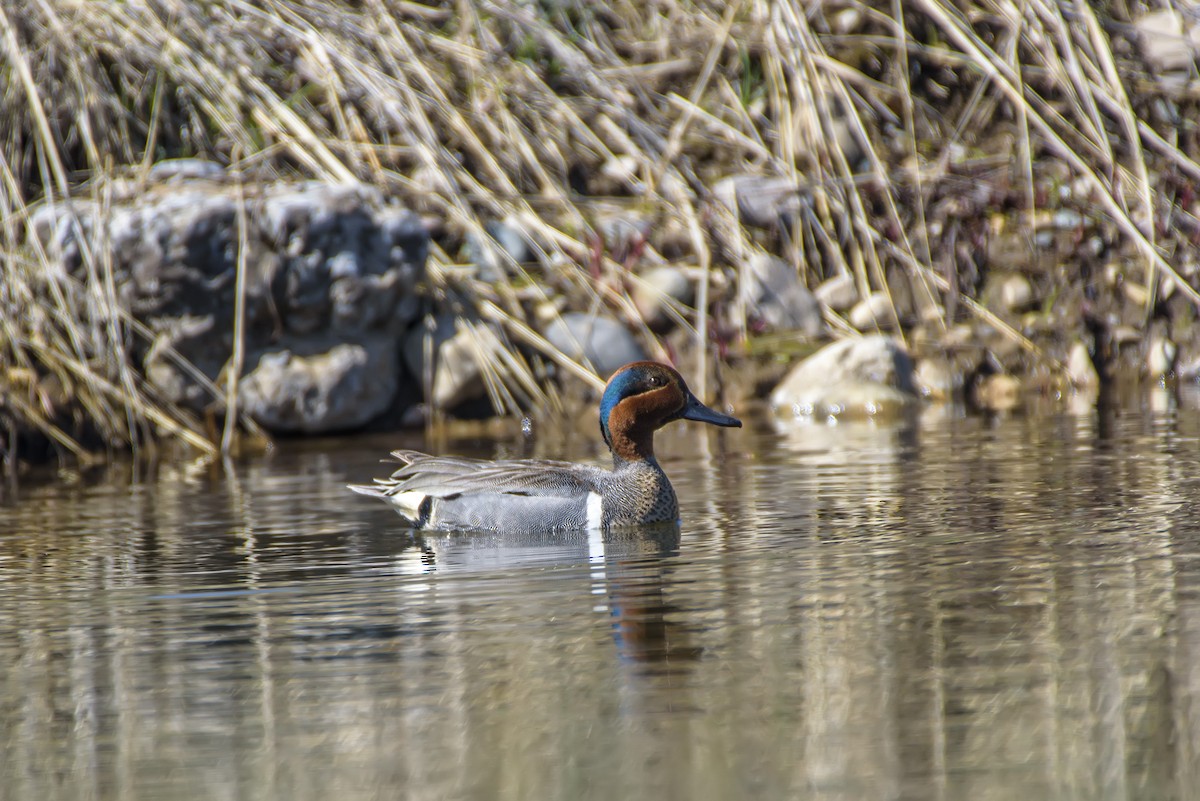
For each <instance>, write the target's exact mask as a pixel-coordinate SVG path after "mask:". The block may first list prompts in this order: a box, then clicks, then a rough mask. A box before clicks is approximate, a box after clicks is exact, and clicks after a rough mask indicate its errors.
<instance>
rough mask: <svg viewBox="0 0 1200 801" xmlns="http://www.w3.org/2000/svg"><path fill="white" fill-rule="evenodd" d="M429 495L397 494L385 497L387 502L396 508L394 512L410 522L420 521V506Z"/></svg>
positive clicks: (417, 493)
mask: <svg viewBox="0 0 1200 801" xmlns="http://www.w3.org/2000/svg"><path fill="white" fill-rule="evenodd" d="M428 497H429V495H428V494H426V493H424V492H416V491H413V492H397V493H396V494H395V495H389V496H387V501H388V503H390V504H391V505H392V506H394V507H396V511H398V512H400V514H402V515H404V516H405V517H407V518H408V519H410V520H420V519H421V504H422V503H424V502H425V499H426V498H428Z"/></svg>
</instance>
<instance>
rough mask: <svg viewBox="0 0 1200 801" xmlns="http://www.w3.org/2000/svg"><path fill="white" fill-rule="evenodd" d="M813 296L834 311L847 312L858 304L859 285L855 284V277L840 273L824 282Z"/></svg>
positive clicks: (814, 291) (815, 290)
mask: <svg viewBox="0 0 1200 801" xmlns="http://www.w3.org/2000/svg"><path fill="white" fill-rule="evenodd" d="M813 294H814V295H816V296H817V300H819V301H820V302H821V303H823V304H825V305H826V306H828V307H829V308H830V309H832V310H833V311H835V312H845V311H848V310H849V309H851V308H853V306H854V304H855V303H857V302H858V285H857V284H855V282H854V276H852V275H850V274H849V273H839V274H838V275H835V276H833V277H832V278H827V279H826V280H824V281H822V282H821V284H820V286H818V287H817V288H816V289H814V290H813Z"/></svg>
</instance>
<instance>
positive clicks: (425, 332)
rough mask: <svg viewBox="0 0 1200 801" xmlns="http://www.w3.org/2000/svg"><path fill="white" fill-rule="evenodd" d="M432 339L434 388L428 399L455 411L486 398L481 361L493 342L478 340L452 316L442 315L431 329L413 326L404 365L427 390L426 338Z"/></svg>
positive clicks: (407, 339) (407, 343) (406, 340)
mask: <svg viewBox="0 0 1200 801" xmlns="http://www.w3.org/2000/svg"><path fill="white" fill-rule="evenodd" d="M427 336H432V338H433V340H432V342H431V347H432V352H433V356H434V361H433V387H432V393H431V396H430V397H428V398H426V399H425V400H426V401H428V402H430V403H432V404H433V405H434V406H436V407H437V408H439V409H442V410H443V411H449V412H453V411H454V410H455V409H456V408H458V407H459V406H461V405H462V404H464V403H466V402H468V401H474V400H479V399H481V398H484V397H486V396H487V385H486V384H485V383H484V380H483V369H482V367H481V366H480V365H479V362H478V358H479V355H480V354H481V353H484V354H486V353H487V352H488V350H489V349H490V342H488V341H482V342H481V341H477V335H476V334H474V333H473V332H472V331H471V330H470V329H469V328H468V327H467V325H466V324H465V323H464V322H462V321H460V320H459V319H458V318H456V317H455V316H454V315H451V314H443V315H439V316H438V317H437V318H436V320H435V321H434V325H433V328H432V330H430V329H429V328H428V327H427V326H424V325H418V326H414V327H413V329H412V331H410V332H409V334H408V337H407V338H406V339H405V341H404V362H405V364H406V365H407V366H408V369H409V371H410V372H411V373H412V375H413V376H415V377H416V379H417V381H419V382H420V383H421V385H422V387H424V384H425V352H426V350H425V348H426V345H425V338H426V337H427Z"/></svg>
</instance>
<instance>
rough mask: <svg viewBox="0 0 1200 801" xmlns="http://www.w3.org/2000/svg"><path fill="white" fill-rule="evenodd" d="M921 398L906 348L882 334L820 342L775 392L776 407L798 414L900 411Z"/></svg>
mask: <svg viewBox="0 0 1200 801" xmlns="http://www.w3.org/2000/svg"><path fill="white" fill-rule="evenodd" d="M917 400H918V398H917V386H916V378H915V375H914V371H913V363H912V359H911V358H909V355H908V351H906V350H905V349H904V346H903V345H901V344H900V342H898V341H897V340H895V339H893V338H892V337H888V336H882V335H873V336H866V337H861V338H857V339H843V340H841V341H840V342H835V343H833V344H832V345H828V346H826V347H824V348H822V349H821V350H819V351H817V352H816V353H814V354H813V355H811V356H809V357H808V358H807V359H805V360H804V361H802V362H800V363H799V364H798V365H796V366H795V367H793V368H792V369H791V371H789V372H788V374H787V376H786V377H785V378H784V379H783V381H781V382H780V383H779V385H778V386H777V387H776V388H775V390H774V391H773V392H772V393H771V407H772V408H773V409H774V410H775V411H776V412H777V413H780V414H793V415H795V416H798V417H799V416H804V417H809V416H812V417H824V416H840V415H843V414H846V415H850V416H875V415H886V414H896V413H899V412H901V411H902V410H904V409H907V408H909V407H910V406H912V405H913V404H914V403H916V402H917Z"/></svg>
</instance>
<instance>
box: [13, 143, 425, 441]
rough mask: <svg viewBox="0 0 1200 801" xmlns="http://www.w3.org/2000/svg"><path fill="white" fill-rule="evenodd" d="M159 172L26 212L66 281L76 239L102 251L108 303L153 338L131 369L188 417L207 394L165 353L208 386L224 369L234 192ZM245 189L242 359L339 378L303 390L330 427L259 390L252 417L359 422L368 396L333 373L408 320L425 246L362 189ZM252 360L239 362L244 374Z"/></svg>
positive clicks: (415, 223) (76, 268)
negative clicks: (139, 182)
mask: <svg viewBox="0 0 1200 801" xmlns="http://www.w3.org/2000/svg"><path fill="white" fill-rule="evenodd" d="M168 167H169V168H168ZM168 167H164V168H163V171H164V172H166V173H167V174H169V175H172V176H173V178H172V180H171V182H170V183H168V184H165V185H154V186H150V187H149V188H147V189H146V190H145V191H144V192H140V193H138V194H137V195H135V196H133V197H132V198H131V199H130V200H129V201H128V202H120V203H116V204H113V205H112V206H111V207H110V208H105V209H101V208H99V207H97V206H96V205H94V204H91V203H88V202H76V203H74V204H72V205H71V206H70V207H69V208H68V207H67V206H66V205H64V204H61V203H60V204H57V205H54V206H51V205H45V206H42V207H41V208H39V209H38V210H37V211H36V212H35V213H34V216H33V220H32V223H33V225H32V229H33V231H34V235H35V236H37V237H38V239H39V240H40V241H41V242H42V244H43V246H44V247H45V248H46V250H47V252H48V253H50V254H51V255H52V256H53V257H54V259H55V261H56V265H57V268H58V269H61V270H62V271H63V272H64V273H66V274H69V275H83V274H85V273H86V268H85V266H84V262H83V252H84V251H83V248H82V247H81V242H82V240H88V241H89V242H90V246H91V248H92V249H93V250H94V251H98V250H99V249H100V248H102V247H103V248H106V249H107V252H108V254H109V255H110V256H111V261H112V268H113V282H114V284H115V286H116V292H117V297H118V300H119V302H120V303H121V305H122V306H123V307H124V308H125V309H126V310H127V311H128V312H129V313H130V314H131V315H132V317H133V318H134V319H136V320H137V321H138V322H140V323H142V324H144V325H145V326H146V327H147V328H149V329H150V330H152V331H153V332H154V333H155V339H154V341H153V342H151V343H148V344H147V345H146V346H144V348H142V349H140V350H135V351H134V352H133V353H134V356H135V358H136V359H138V363H137V365H136V366H138V367H140V368H141V369H142V370H143V372H144V374H145V375H146V377H147V379H148V380H149V381H150V383H152V384H153V385H154V386H155V387H157V388H158V389H159V390H160V391H162V392H163V393H164V395H166V397H167V398H169V399H171V400H173V401H175V402H177V403H180V404H182V405H184V406H186V407H188V408H191V409H194V410H197V411H200V410H204V409H207V408H209V407H210V406H211V405H212V403H213V401H214V399H213V396H212V393H211V391H210V390H208V389H206V388H205V384H204V382H203V381H201V380H198V379H197V378H196V377H195V376H194V374H193V373H191V372H188V371H185V370H183V369H181V368H179V367H178V365H177V359H175V358H174V357H173V356H172V355H171V352H172V351H175V352H177V353H178V354H179V355H180V356H182V357H183V358H184V359H186V360H188V361H190V362H192V363H193V364H194V365H195V366H196V367H197V368H198V370H199V372H200V373H202V374H203V375H204V376H205V377H206V378H207V379H208V380H209V381H210V382H215V380H216V379H217V377H218V375H219V374H220V371H221V370H222V369H223V368H224V367H225V365H226V364H227V363H228V361H229V358H230V355H231V353H232V350H233V322H234V309H235V305H236V304H235V299H236V288H237V264H238V241H239V233H238V213H237V194H236V189H235V188H234V187H231V186H228V185H225V184H224V183H222V182H213V181H209V180H201V181H196V180H191V179H190V178H186V177H184V176H190V175H192V174H196V170H194V169H192V167H190V166H187V165H168ZM176 167H186V169H175V168H176ZM200 172H204V171H203V170H201V171H200ZM153 174H154V173H153V171H152V175H153ZM177 179H178V180H177ZM247 189H248V191H247V192H246V196H247V197H249V198H252V200H251V201H250V202H249V203H248V205H247V208H246V211H247V214H246V231H245V238H246V244H247V252H246V254H245V256H246V258H245V263H246V265H247V274H246V276H245V279H246V280H245V291H246V295H245V318H244V326H243V336H244V342H245V348H246V352H247V353H248V354H260V355H261V354H264V353H268V352H272V351H278V352H280V353H282V352H283V351H288V352H290V353H291V354H292V356H293V357H294V359H295V365H293V366H291V367H288V368H287V370H283V368H282V367H279V365H276V366H275V367H274V368H272V367H271V365H272V364H275V363H274V362H273V361H272V359H271V358H268V359H267V362H266V365H265V366H264V370H268V368H270V369H275V370H276V373H278V374H279V375H280V376H282V377H283V378H286V380H287V382H290V383H289V386H293V387H299V386H300V385H301V383H302V382H301V381H300V379H299V378H298V376H300V374H302V373H305V372H313V371H314V370H316V367H317V366H319V367H320V368H321V371H323V372H324V373H326V374H330V375H332V374H334V373H338V371H341V372H340V374H341V375H343V378H342V379H338V380H332V379H330V380H327V379H319V380H318V379H317V378H313V379H311V380H310V382H309V383H310V384H312V385H313V386H315V387H317V389H316V390H313V391H314V392H316V395H314V396H313V397H314V398H316V400H315V401H314V403H318V405H322V406H323V408H325V409H326V410H327V414H328V416H329V418H330V419H331V420H332V422H330V423H328V424H327V423H322V422H319V421H318V417H319V416H320V415H316V412H313V414H312V415H308V416H307V417H305V416H304V415H300V413H299V412H298V411H297V410H296V408H294V407H295V405H296V403H297V402H298V401H297V400H294V399H289V398H287V397H286V394H285V393H280V392H275V393H272V392H266V391H260V392H259V393H258V395H257V400H256V404H258V406H257V409H258V411H257V412H256V414H257V415H258V416H259V417H260V418H261V419H262V420H263V421H264V422H266V423H267V425H268V427H271V426H272V425H274V424H272V423H271V422H270V421H293V422H283V423H279V424H280V425H283V426H284V428H281V429H279V430H297V431H298V430H335V429H338V428H345V427H354V426H356V425H360V424H361V421H359V420H358V418H357V417H356V416H355V415H354V414H350V413H349V412H348V411H347V410H346V405H347V404H351V405H353V404H358V405H363V404H365V406H364V408H367V409H374V408H378V407H379V404H378V403H374V402H373V400H372V398H374V397H375V396H374V395H372V396H370V397H368V396H366V395H363V396H362V397H359V398H358V400H355V399H354V397H353V392H356V391H357V390H356V389H355V386H354V383H353V380H352V378H353V376H354V375H355V373H354V372H353V370H351V368H350V367H349V366H347V365H349V363H350V361H353V359H352V358H351V357H352V356H353V354H356V353H360V352H366V351H369V352H372V353H373V352H374V351H375V350H378V346H376V345H373V344H371V343H373V342H375V341H376V340H377V339H379V338H384V339H388V340H389V341H395V340H396V339H397V338H398V337H399V336H400V335H401V333H402V332H403V331H405V330H406V329H407V328H408V327H409V325H410V324H411V322H412V321H413V320H414V319H416V317H417V315H418V314H419V311H420V296H419V294H418V293H419V289H418V285H419V283H420V282H421V280H422V279H423V277H424V272H425V258H426V255H427V253H428V249H429V236H428V233H427V232H426V229H425V226H424V225H423V223H422V222H421V220H420V218H418V217H417V216H416V215H415V214H412V213H411V212H409V211H406V210H404V209H398V208H393V207H388V206H385V205H384V204H383V202H382V198H381V196H380V195H379V193H378V192H376V191H374V190H371V189H370V188H366V187H358V186H341V185H330V184H322V183H302V184H283V183H280V184H268V185H263V186H255V187H248V188H247ZM339 345H347V346H349V350H343V351H338V353H337V354H336V355H335V354H334V353H333V350H332V349H334V348H335V347H337V346H339ZM391 350H392V351H393V352H394V350H395V346H392V348H391ZM326 351H328V352H329V358H328V359H327V360H326V361H327V362H335V363H333V364H327V363H319V362H320V360H319V358H318V357H319V356H320V354H322V353H324V352H326ZM255 358H256V359H257V356H256V357H255ZM279 358H282V357H277V359H276V361H278V359H279ZM354 358H358V357H354ZM347 360H349V361H347ZM256 363H257V362H256V361H255V362H251V361H249V360H248V361H247V368H250V367H251V365H252V364H256ZM370 363H371V364H372V365H374V364H375V362H374V361H371V362H370ZM289 364H290V362H289ZM306 365H307V366H306ZM314 365H316V366H314ZM310 368H311V369H310ZM397 370H398V365H394V366H393V367H392V368H391V369H390V370H389V371H388V372H386V373H385V372H380V374H379V375H380V380H381V381H383V382H391V384H390V385H391V387H392V389H391V391H390V393H387V392H385V393H384V394H391V395H395V384H396V383H397V382H398V381H399V380H400V376H399V375H398V373H397ZM331 371H332V372H331ZM268 372H269V371H268ZM268 372H264V373H263V374H262V375H263V376H266V375H268ZM283 378H281V379H280V380H283ZM259 382H260V379H256V380H255V381H254V382H251V386H257V384H258V383H259ZM386 386H387V385H386V383H385V384H383V385H381V389H386ZM326 390H328V392H331V393H336V392H342V391H348V392H351V393H352V395H351V396H348V399H347V400H345V401H343V400H341V399H339V398H336V397H328V398H325V397H324V396H322V395H321V392H324V391H326ZM270 403H275V404H277V408H275V409H272V408H271V407H270V406H269V404H270ZM305 414H307V413H305ZM325 414H326V413H322V415H325ZM309 418H311V419H309ZM306 426H308V427H309V428H306Z"/></svg>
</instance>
